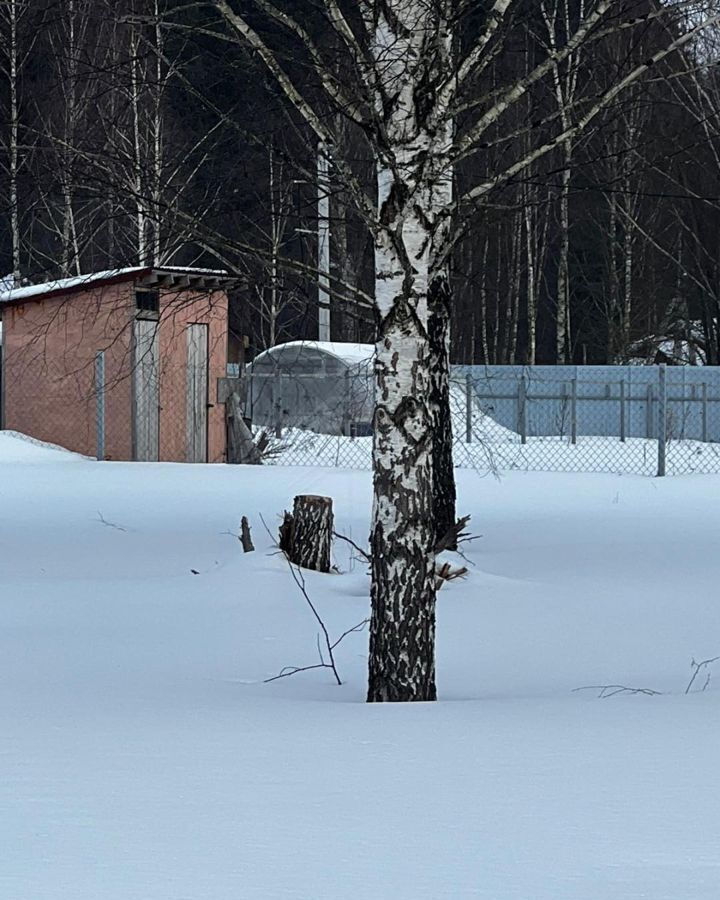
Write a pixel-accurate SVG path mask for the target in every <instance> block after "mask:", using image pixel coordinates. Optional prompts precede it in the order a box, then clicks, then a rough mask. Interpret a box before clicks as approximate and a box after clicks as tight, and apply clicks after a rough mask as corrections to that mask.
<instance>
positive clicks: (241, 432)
mask: <svg viewBox="0 0 720 900" xmlns="http://www.w3.org/2000/svg"><path fill="white" fill-rule="evenodd" d="M225 418H226V422H227V461H228V462H229V463H247V464H249V465H253V466H259V465H261V464H262V454H261V453H260V451H259V450H258V448H257V446H256V445H255V441H254V440H253V436H252V432H251V431H250V429H249V428H248V427H247V425H246V424H245V419H243V416H242V410H241V408H240V397H239V396H238V394H237V393H236V392H234V391H233V392H232V393H231V394H230V396H229V397H228V398H227V400H226V401H225Z"/></svg>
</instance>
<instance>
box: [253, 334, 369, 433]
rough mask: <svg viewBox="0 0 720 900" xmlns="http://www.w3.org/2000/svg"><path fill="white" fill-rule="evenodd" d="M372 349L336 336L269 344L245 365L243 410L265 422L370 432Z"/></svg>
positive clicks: (256, 420)
mask: <svg viewBox="0 0 720 900" xmlns="http://www.w3.org/2000/svg"><path fill="white" fill-rule="evenodd" d="M374 354H375V347H374V346H373V345H372V344H351V343H339V342H335V341H290V342H289V343H287V344H278V345H277V346H276V347H271V348H270V349H269V350H266V351H265V352H264V353H261V354H260V355H259V356H257V357H256V358H255V360H254V361H253V362H252V363H250V364H249V365H248V367H247V369H246V373H247V375H248V379H249V388H248V391H247V414H248V416H249V417H250V418H251V419H252V420H253V423H254V424H256V425H261V426H266V427H274V428H283V427H285V428H302V429H307V430H309V431H315V432H318V433H319V434H337V435H343V434H344V435H358V436H359V435H367V434H370V433H371V422H372V416H373V406H374V396H375V395H374V382H373V359H374Z"/></svg>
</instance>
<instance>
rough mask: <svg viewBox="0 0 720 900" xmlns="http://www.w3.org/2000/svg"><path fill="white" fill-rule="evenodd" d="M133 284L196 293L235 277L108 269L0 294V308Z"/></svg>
mask: <svg viewBox="0 0 720 900" xmlns="http://www.w3.org/2000/svg"><path fill="white" fill-rule="evenodd" d="M123 281H133V282H136V283H138V284H142V285H143V286H147V287H154V286H157V287H171V288H172V287H175V288H178V289H183V288H189V289H195V290H203V291H207V290H220V289H221V288H223V287H228V286H230V285H231V284H233V283H235V281H236V278H235V277H233V276H232V275H230V273H229V272H227V271H225V270H224V269H198V268H192V267H185V266H131V267H128V268H123V269H109V270H107V271H105V272H92V273H89V274H87V275H75V276H74V277H72V278H60V279H57V280H55V281H46V282H43V283H42V284H30V285H26V286H24V287H17V288H11V289H10V290H5V291H0V305H2V304H9V303H23V302H24V301H25V300H40V299H42V298H45V297H54V296H60V295H62V294H68V293H77V292H78V291H84V290H87V289H88V288H91V287H103V286H105V285H109V284H118V283H121V282H123Z"/></svg>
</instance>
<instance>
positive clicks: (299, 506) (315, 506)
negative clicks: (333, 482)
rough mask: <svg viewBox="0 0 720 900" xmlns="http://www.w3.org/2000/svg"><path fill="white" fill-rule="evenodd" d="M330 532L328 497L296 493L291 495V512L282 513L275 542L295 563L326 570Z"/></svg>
mask: <svg viewBox="0 0 720 900" xmlns="http://www.w3.org/2000/svg"><path fill="white" fill-rule="evenodd" d="M332 535H333V508H332V498H331V497H317V496H314V495H312V494H300V495H299V496H297V497H295V500H294V502H293V511H292V513H289V512H286V513H285V516H284V518H283V522H282V525H281V526H280V539H279V545H280V549H281V550H282V551H283V552H284V553H285V555H286V556H287V558H288V560H289V561H290V562H291V563H294V564H295V565H296V566H300V567H301V568H303V569H312V570H313V571H315V572H329V571H330V553H331V549H332Z"/></svg>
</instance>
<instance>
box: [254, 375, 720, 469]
mask: <svg viewBox="0 0 720 900" xmlns="http://www.w3.org/2000/svg"><path fill="white" fill-rule="evenodd" d="M371 378H372V375H371V373H370V372H369V371H368V373H366V374H355V375H353V377H352V379H351V378H349V377H345V378H343V377H337V376H336V375H333V376H332V377H330V376H326V375H324V374H323V373H315V374H312V373H308V372H303V373H301V374H298V375H297V376H294V375H292V374H290V375H288V374H284V375H281V376H278V375H275V376H267V375H262V376H259V375H255V376H252V375H251V376H250V377H249V389H248V391H247V397H248V401H247V407H246V415H247V416H248V417H249V418H251V419H252V421H253V426H254V428H255V430H256V431H258V430H266V431H268V432H272V437H271V439H270V443H269V447H268V456H267V461H268V462H270V463H276V464H287V465H314V466H317V465H327V466H342V467H347V468H370V466H371V445H372V437H371V429H370V424H369V422H370V410H371V406H372V383H371ZM450 403H451V411H452V421H453V431H454V453H455V464H456V466H458V467H461V468H474V469H480V470H487V469H495V470H498V471H503V470H508V469H525V470H536V471H562V472H617V473H628V474H630V473H636V474H645V475H665V474H668V475H677V474H684V473H695V472H697V473H700V472H720V369H719V368H716V367H696V368H690V367H682V368H681V367H677V368H675V367H665V366H638V367H634V366H628V367H614V366H605V367H603V366H588V367H579V366H578V367H575V366H557V367H555V366H552V367H550V366H534V367H529V366H488V367H479V366H457V367H453V370H452V376H451V391H450Z"/></svg>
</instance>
